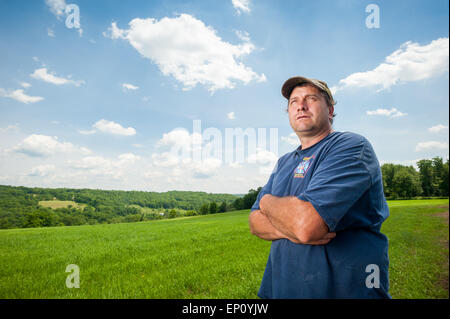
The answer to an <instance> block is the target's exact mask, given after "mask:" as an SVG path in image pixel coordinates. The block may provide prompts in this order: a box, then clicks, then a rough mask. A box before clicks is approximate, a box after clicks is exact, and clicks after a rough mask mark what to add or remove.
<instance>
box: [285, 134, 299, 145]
mask: <svg viewBox="0 0 450 319" xmlns="http://www.w3.org/2000/svg"><path fill="white" fill-rule="evenodd" d="M281 140H282V141H283V142H286V143H288V144H289V145H293V146H298V145H300V140H299V139H298V136H297V134H295V133H294V132H292V133H291V134H289V135H288V136H282V137H281Z"/></svg>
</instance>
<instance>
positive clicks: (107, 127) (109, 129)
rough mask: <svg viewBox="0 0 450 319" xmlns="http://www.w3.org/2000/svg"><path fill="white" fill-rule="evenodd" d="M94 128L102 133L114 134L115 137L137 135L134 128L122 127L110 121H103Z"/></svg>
mask: <svg viewBox="0 0 450 319" xmlns="http://www.w3.org/2000/svg"><path fill="white" fill-rule="evenodd" d="M93 127H94V128H96V129H97V130H99V131H100V132H104V133H109V134H114V135H125V136H132V135H136V130H135V129H134V128H132V127H127V128H125V127H123V126H122V125H120V124H118V123H115V122H113V121H108V120H105V119H101V120H100V121H98V122H97V123H95V124H94V125H93Z"/></svg>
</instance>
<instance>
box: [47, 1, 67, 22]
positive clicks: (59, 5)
mask: <svg viewBox="0 0 450 319" xmlns="http://www.w3.org/2000/svg"><path fill="white" fill-rule="evenodd" d="M45 4H46V5H47V6H48V7H49V8H50V11H51V12H52V13H53V14H54V15H55V16H56V17H57V18H58V19H60V18H61V17H63V16H64V15H65V9H66V6H67V4H66V1H65V0H45Z"/></svg>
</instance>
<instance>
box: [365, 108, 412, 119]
mask: <svg viewBox="0 0 450 319" xmlns="http://www.w3.org/2000/svg"><path fill="white" fill-rule="evenodd" d="M366 114H367V115H381V116H387V117H402V116H406V115H408V113H402V112H400V111H399V110H397V109H396V108H395V107H393V108H392V109H390V110H388V109H376V110H374V111H367V112H366Z"/></svg>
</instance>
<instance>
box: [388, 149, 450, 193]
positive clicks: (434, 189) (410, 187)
mask: <svg viewBox="0 0 450 319" xmlns="http://www.w3.org/2000/svg"><path fill="white" fill-rule="evenodd" d="M448 166H449V160H448V159H447V161H446V162H445V163H444V161H443V159H442V158H441V157H435V158H433V159H431V160H430V159H423V160H420V161H418V162H417V167H418V170H416V169H415V168H414V167H413V166H404V165H395V164H383V165H382V166H381V172H382V175H383V188H384V194H385V196H386V198H387V199H409V198H414V197H448V195H449V184H448V180H449V171H448Z"/></svg>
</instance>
